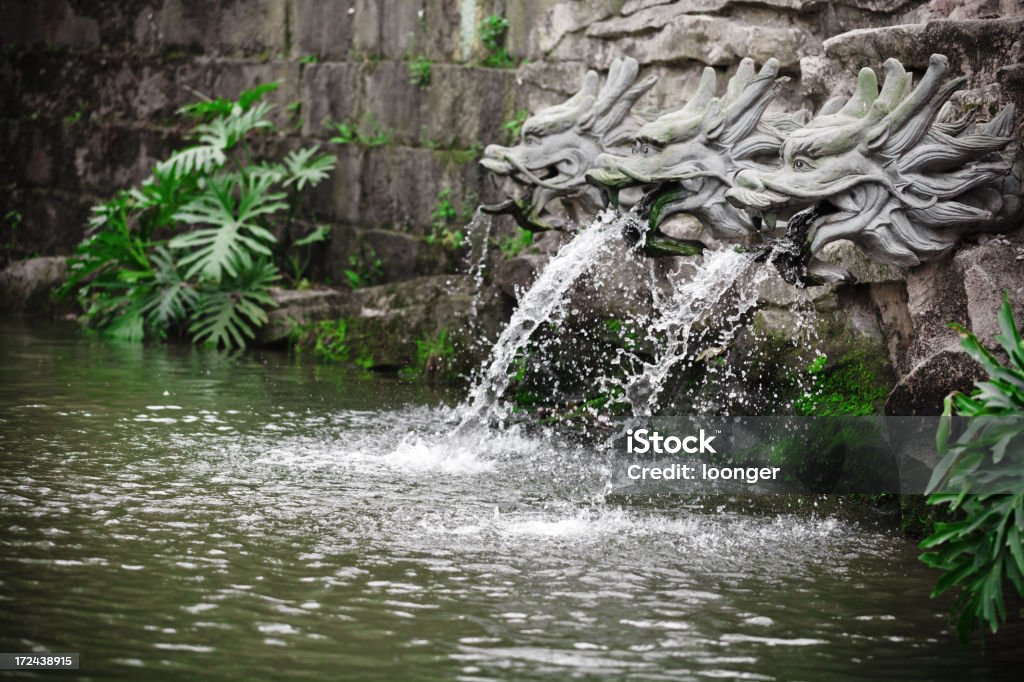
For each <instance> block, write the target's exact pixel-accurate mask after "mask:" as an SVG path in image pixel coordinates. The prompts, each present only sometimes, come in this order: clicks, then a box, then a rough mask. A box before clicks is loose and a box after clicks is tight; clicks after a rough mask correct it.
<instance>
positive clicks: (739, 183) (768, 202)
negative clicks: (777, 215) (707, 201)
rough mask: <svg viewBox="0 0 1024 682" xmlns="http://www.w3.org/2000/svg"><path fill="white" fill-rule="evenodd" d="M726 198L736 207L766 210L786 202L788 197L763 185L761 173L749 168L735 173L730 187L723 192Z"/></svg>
mask: <svg viewBox="0 0 1024 682" xmlns="http://www.w3.org/2000/svg"><path fill="white" fill-rule="evenodd" d="M725 198H726V200H727V201H728V202H729V203H730V204H732V205H733V206H735V207H736V208H750V209H754V210H755V211H766V210H768V209H771V208H773V207H777V206H779V205H780V204H783V203H785V202H786V200H787V199H788V197H786V196H785V195H782V194H778V193H777V192H772V191H770V190H769V189H768V188H766V187H765V185H764V182H763V181H762V179H761V175H760V174H759V173H757V171H753V170H750V169H747V170H742V171H740V172H739V173H737V174H736V177H735V179H734V180H733V183H732V188H731V189H729V191H727V192H726V193H725Z"/></svg>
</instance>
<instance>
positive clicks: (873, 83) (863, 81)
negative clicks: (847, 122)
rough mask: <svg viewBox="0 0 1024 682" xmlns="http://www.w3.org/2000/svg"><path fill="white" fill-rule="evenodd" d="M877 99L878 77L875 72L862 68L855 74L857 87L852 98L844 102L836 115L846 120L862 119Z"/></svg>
mask: <svg viewBox="0 0 1024 682" xmlns="http://www.w3.org/2000/svg"><path fill="white" fill-rule="evenodd" d="M877 98H878V76H876V75H875V72H874V71H872V70H871V69H869V68H868V67H866V66H865V67H864V68H863V69H861V70H860V73H859V74H857V87H855V88H854V90H853V96H852V97H850V99H849V100H848V101H847V102H846V104H845V105H844V106H843V108H842V109H840V110H839V111H838V112H837V113H836V115H837V116H845V117H847V118H864V116H865V115H866V114H867V113H868V109H869V108H870V107H871V104H872V103H873V102H874V101H875V99H877Z"/></svg>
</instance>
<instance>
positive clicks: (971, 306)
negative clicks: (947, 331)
mask: <svg viewBox="0 0 1024 682" xmlns="http://www.w3.org/2000/svg"><path fill="white" fill-rule="evenodd" d="M1021 256H1024V234H1018V235H1017V237H1016V239H1015V240H1014V241H1012V242H1011V241H1008V240H1005V239H990V240H988V241H987V242H986V243H985V244H979V245H977V246H969V247H967V248H965V249H963V250H961V251H960V252H958V253H957V254H956V256H955V257H954V258H953V266H954V268H955V270H956V272H957V274H958V275H959V276H960V277H961V278H962V279H963V286H964V293H965V295H966V311H967V326H968V328H969V329H970V330H971V331H972V332H974V333H975V334H977V335H978V338H980V339H981V341H982V343H984V344H985V345H986V346H988V347H990V348H996V347H997V342H996V340H995V337H996V336H997V335H998V334H999V333H1000V331H999V308H1000V306H1001V304H1002V296H1003V292H1005V293H1006V295H1007V296H1008V297H1009V300H1010V307H1011V309H1012V310H1013V318H1014V320H1015V321H1016V322H1017V326H1018V327H1021V326H1024V259H1021Z"/></svg>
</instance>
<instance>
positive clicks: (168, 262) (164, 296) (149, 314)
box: [142, 247, 199, 332]
mask: <svg viewBox="0 0 1024 682" xmlns="http://www.w3.org/2000/svg"><path fill="white" fill-rule="evenodd" d="M151 260H152V261H153V265H154V266H155V268H156V276H155V277H154V281H153V292H152V293H151V294H150V296H149V298H148V300H147V301H146V303H145V305H144V306H143V307H142V312H144V313H145V314H146V319H147V321H148V322H149V323H150V324H151V325H152V326H153V327H154V328H156V329H158V330H160V331H161V332H164V331H166V329H167V328H168V327H169V326H170V325H172V324H174V323H176V322H180V321H182V320H185V319H186V318H187V317H188V314H189V312H190V311H191V310H192V309H194V308H195V306H196V304H197V302H198V300H199V294H198V293H196V291H195V289H194V288H193V287H192V285H191V284H190V283H189V282H188V281H186V280H185V279H184V278H183V277H182V276H181V273H180V272H178V268H177V267H176V265H175V263H174V257H173V256H172V255H171V253H170V251H168V250H167V249H166V248H163V247H160V248H158V249H157V250H156V251H154V253H153V256H152V259H151Z"/></svg>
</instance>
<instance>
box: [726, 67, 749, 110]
mask: <svg viewBox="0 0 1024 682" xmlns="http://www.w3.org/2000/svg"><path fill="white" fill-rule="evenodd" d="M753 78H754V60H753V59H751V58H750V57H745V58H744V59H743V60H742V61H741V62H740V65H739V67H738V68H737V69H736V75H735V76H733V77H732V78H730V79H729V84H728V85H727V86H726V88H725V98H724V99H725V102H726V104H727V105H728V104H729V103H732V102H735V101H736V100H737V99H739V97H740V95H742V94H743V91H744V90H746V88H747V85H749V84H750V81H751V80H753Z"/></svg>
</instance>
